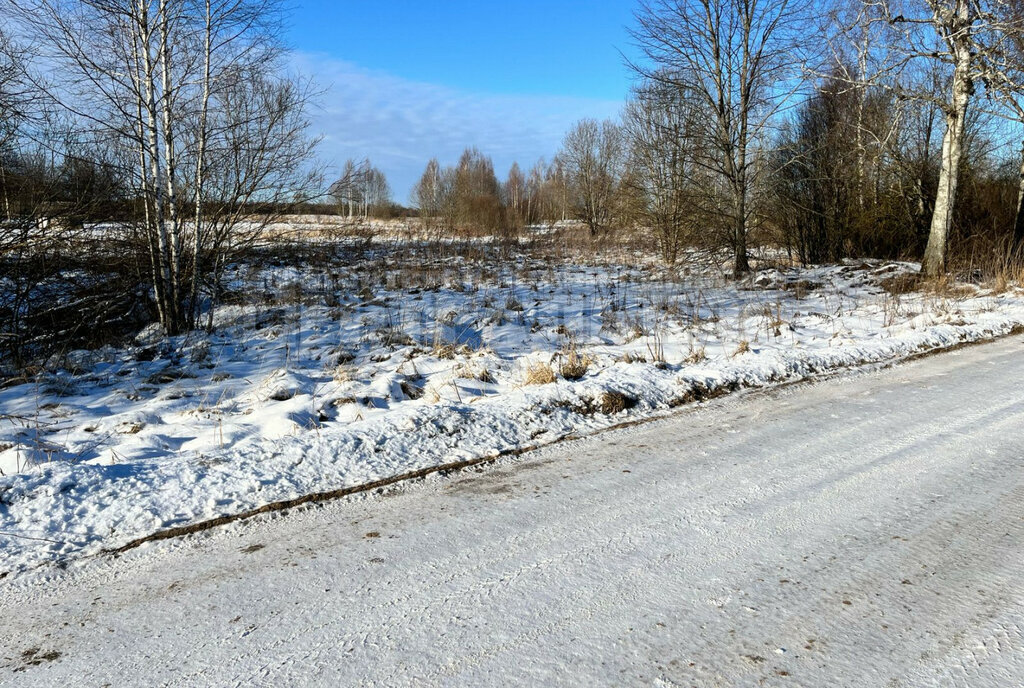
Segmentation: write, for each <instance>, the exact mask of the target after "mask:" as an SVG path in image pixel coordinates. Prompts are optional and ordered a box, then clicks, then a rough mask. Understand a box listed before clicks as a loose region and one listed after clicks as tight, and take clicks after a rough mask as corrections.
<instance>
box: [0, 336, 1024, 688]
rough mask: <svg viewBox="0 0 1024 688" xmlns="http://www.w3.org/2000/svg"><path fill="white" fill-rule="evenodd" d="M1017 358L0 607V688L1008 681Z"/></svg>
mask: <svg viewBox="0 0 1024 688" xmlns="http://www.w3.org/2000/svg"><path fill="white" fill-rule="evenodd" d="M1022 347H1024V337H1019V336H1015V337H1010V338H1007V339H1005V340H1003V341H1001V342H998V343H993V344H989V345H986V346H980V347H973V348H968V349H963V350H961V351H958V352H954V353H950V354H944V355H941V356H934V357H928V358H926V359H924V360H919V361H916V362H913V363H908V364H906V365H902V366H898V367H892V368H888V369H885V370H880V371H870V372H866V373H861V374H858V375H855V376H841V377H839V378H838V379H834V380H830V381H828V382H823V383H820V384H813V385H801V386H799V387H790V388H789V389H785V390H775V391H772V392H769V393H765V394H750V395H741V396H732V397H727V398H724V399H719V400H716V401H714V402H711V403H709V404H707V405H703V406H699V407H692V406H691V407H688V408H687V410H686V411H685V412H681V413H679V414H678V415H675V416H673V417H672V418H666V419H662V420H658V421H654V422H652V423H647V424H642V425H635V426H631V427H629V428H623V429H618V430H614V431H610V432H607V433H603V434H601V435H598V436H594V437H589V438H585V439H582V440H577V441H573V442H569V443H564V444H560V445H557V446H551V447H547V448H545V449H542V450H539V451H537V452H533V453H531V454H529V455H526V456H521V457H518V458H514V459H513V458H506V459H503V460H501V461H499V462H498V463H497V464H496V465H494V466H491V467H488V468H487V469H486V470H481V471H480V472H475V471H465V472H462V473H458V474H454V475H449V476H446V477H445V478H434V479H428V480H426V481H422V482H418V483H415V484H406V485H404V486H403V487H400V488H396V489H392V490H388V491H386V492H385V493H383V494H380V495H369V496H365V497H364V498H361V499H358V500H341V501H334V502H330V503H327V504H322V505H318V506H316V507H310V508H302V509H294V510H292V511H290V512H289V513H288V514H287V515H282V514H272V515H264V516H260V517H257V518H254V519H252V520H248V521H245V522H236V523H232V524H229V525H227V526H225V527H221V528H217V529H214V530H211V531H208V532H205V533H203V534H201V535H197V536H194V537H188V538H179V539H175V540H171V541H166V542H160V543H154V544H151V545H147V546H146V547H144V548H141V549H136V550H132V551H130V552H127V553H125V554H123V555H120V556H118V557H97V558H92V559H89V560H81V561H77V562H74V563H72V564H70V565H69V566H68V567H67V569H65V570H56V569H53V568H42V569H39V570H37V571H32V572H26V573H24V574H22V575H18V576H10V577H8V578H7V579H5V580H4V581H3V585H2V586H0V618H2V619H4V623H3V624H0V648H3V649H2V650H0V677H2V678H0V681H2V682H3V683H4V685H5V686H12V687H14V686H19V687H20V686H54V685H83V684H84V685H103V684H112V685H118V686H120V685H129V686H136V685H137V686H156V685H176V686H177V685H217V686H221V685H261V686H275V685H320V684H324V685H328V684H329V685H367V686H374V685H386V686H442V685H443V686H507V685H542V686H545V685H559V686H606V685H654V686H692V685H698V686H710V685H727V686H760V685H764V686H807V687H808V688H811V687H818V686H889V685H901V686H965V687H966V686H969V687H970V688H990V687H991V688H1003V687H1005V686H1018V685H1021V682H1022V677H1024V622H1022V620H1024V583H1022V581H1024V500H1022V499H1021V495H1022V494H1024V459H1022V454H1021V451H1020V435H1019V431H1020V428H1021V427H1022V424H1024V387H1022V386H1021V385H1020V380H1021V378H1022V376H1024V357H1022V356H1021V351H1022Z"/></svg>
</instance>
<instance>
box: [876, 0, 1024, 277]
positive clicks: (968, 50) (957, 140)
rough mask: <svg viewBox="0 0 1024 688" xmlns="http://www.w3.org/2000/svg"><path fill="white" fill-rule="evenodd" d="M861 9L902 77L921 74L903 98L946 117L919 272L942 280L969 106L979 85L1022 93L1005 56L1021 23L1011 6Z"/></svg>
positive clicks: (930, 0) (997, 0)
mask: <svg viewBox="0 0 1024 688" xmlns="http://www.w3.org/2000/svg"><path fill="white" fill-rule="evenodd" d="M864 2H865V7H866V8H867V9H868V10H869V11H870V12H872V13H874V15H873V16H874V17H875V20H876V21H877V22H879V23H880V24H881V25H882V26H884V27H887V28H888V30H889V36H888V40H889V42H890V44H891V45H892V46H893V48H894V50H895V51H896V52H897V53H898V54H899V61H898V62H899V63H900V64H901V65H902V66H903V69H904V70H905V72H906V73H908V74H910V75H919V76H918V78H917V79H916V81H910V82H903V83H896V84H895V85H894V88H897V89H898V90H899V91H900V92H901V95H902V97H904V98H913V99H917V100H922V101H926V102H929V103H931V104H932V105H934V106H935V107H937V108H939V110H940V111H941V113H942V115H943V119H944V124H945V128H944V131H943V135H942V149H941V159H940V160H941V162H940V166H939V181H938V189H937V191H936V194H935V203H934V209H933V211H932V216H931V224H930V228H929V233H928V244H927V247H926V248H925V254H924V260H923V261H922V266H921V268H922V271H923V272H924V273H925V274H926V275H931V276H935V275H939V274H941V273H943V272H944V271H945V269H946V258H947V245H948V242H949V234H950V228H951V226H952V222H953V213H954V209H955V206H956V200H957V192H958V185H959V180H960V165H961V160H962V158H963V154H964V144H965V137H966V134H967V129H968V110H969V107H970V104H971V100H972V98H973V97H974V95H975V91H976V89H977V87H978V86H982V85H984V86H985V87H986V88H989V89H992V90H993V92H994V93H996V94H998V93H1000V92H1002V93H1006V92H1008V91H1013V90H1015V89H1017V88H1019V84H1018V83H1016V82H1015V80H1014V79H1011V78H1007V77H1008V71H1009V70H1008V66H1007V55H1008V53H1009V48H1010V45H1009V44H1010V42H1011V41H1012V40H1013V38H1014V37H1015V36H1016V35H1018V34H1019V33H1020V22H1019V20H1018V19H1017V18H1015V17H1014V15H1013V13H1012V12H1011V11H1009V8H1010V7H1011V3H1012V2H1013V0H905V1H903V2H900V1H899V0H870V1H869V0H864ZM920 76H923V77H924V78H920Z"/></svg>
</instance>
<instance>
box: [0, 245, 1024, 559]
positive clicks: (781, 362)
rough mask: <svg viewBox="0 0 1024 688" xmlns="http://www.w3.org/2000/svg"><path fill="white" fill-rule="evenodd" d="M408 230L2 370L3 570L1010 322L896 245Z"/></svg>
mask: <svg viewBox="0 0 1024 688" xmlns="http://www.w3.org/2000/svg"><path fill="white" fill-rule="evenodd" d="M404 250H405V251H406V252H407V255H405V257H404V258H403V259H402V262H401V264H402V265H404V266H405V267H404V268H402V267H400V266H397V265H396V264H395V256H394V253H389V252H387V251H384V252H381V253H374V252H373V251H370V252H369V253H368V254H366V255H363V257H362V258H360V259H359V260H353V261H351V262H350V263H349V264H347V266H346V267H344V268H342V267H338V266H337V265H333V264H332V265H327V266H321V267H313V266H312V265H311V264H310V265H306V264H304V263H302V262H301V261H300V262H298V263H297V264H295V265H279V266H276V267H273V266H271V267H266V268H254V267H252V266H247V265H238V266H235V267H234V268H233V272H232V274H231V288H232V291H233V293H234V294H235V299H236V300H237V301H240V303H237V304H229V305H225V306H222V307H220V308H219V309H218V310H217V312H216V313H215V322H216V325H217V327H216V329H215V331H214V333H213V334H210V335H206V334H192V335H189V336H185V337H180V338H175V339H172V340H166V339H165V338H163V337H161V336H160V333H159V332H157V331H156V330H152V331H149V332H145V333H143V334H142V335H140V337H139V338H138V341H137V343H136V344H135V345H134V346H132V347H129V348H126V349H123V350H117V349H112V348H106V349H103V350H100V351H95V352H72V353H71V354H69V355H68V356H67V357H66V360H64V361H62V362H61V363H62V364H63V366H62V367H59V368H53V367H51V370H50V371H48V372H46V373H44V374H41V375H40V376H39V377H38V379H36V380H35V381H33V382H32V383H30V384H22V385H17V386H12V387H8V388H6V389H2V390H0V409H2V414H4V415H5V416H6V422H5V421H2V420H0V448H2V451H0V471H2V472H3V474H4V476H3V477H0V552H2V553H3V557H2V564H0V571H3V570H7V571H19V570H24V569H26V568H29V567H33V566H36V565H38V564H41V563H46V562H53V561H56V560H61V559H67V558H74V557H79V556H82V555H88V554H92V553H96V552H98V551H100V550H101V549H104V548H111V547H116V546H118V545H120V544H123V543H125V542H128V541H130V540H132V539H134V538H137V537H139V536H143V535H147V534H149V533H152V532H154V531H157V530H161V529H165V528H169V527H173V526H179V525H183V524H187V523H193V522H197V521H202V520H206V519H210V518H214V517H217V516H221V515H226V514H235V513H240V512H244V511H246V510H249V509H252V508H254V507H258V506H260V505H263V504H266V503H270V502H274V501H279V500H284V499H289V498H293V497H296V496H300V495H304V494H309V493H313V492H325V491H331V490H335V489H339V488H343V487H349V486H355V485H361V484H365V483H368V482H372V481H375V480H378V479H381V478H385V477H389V476H393V475H398V474H402V473H406V472H410V471H414V470H418V469H421V468H425V467H429V466H436V465H439V464H445V463H450V462H455V461H460V460H466V459H472V458H477V457H484V456H494V455H497V454H500V453H503V452H509V451H514V450H519V449H523V448H526V447H532V446H540V445H543V444H546V443H550V442H553V441H555V440H558V439H561V438H565V437H568V436H571V435H579V434H584V433H588V432H593V431H596V430H599V429H602V428H607V427H610V426H613V425H615V424H618V423H622V422H623V421H626V420H633V419H639V418H646V417H651V416H656V415H659V414H664V413H666V412H668V411H669V410H670V409H672V408H674V407H676V406H678V405H680V404H684V403H687V402H690V401H699V400H701V399H704V398H707V397H710V396H714V395H716V394H718V393H720V392H724V391H732V390H736V389H739V388H743V387H762V386H766V385H772V384H778V383H782V382H788V381H794V380H801V379H805V378H808V377H812V376H816V375H823V374H828V373H830V372H832V371H835V370H838V369H841V368H844V367H849V366H863V365H871V364H881V363H887V362H891V361H893V360H897V359H900V358H904V357H907V356H911V355H914V354H917V353H920V352H923V351H929V350H934V349H938V348H943V347H950V346H955V345H958V344H961V343H964V342H973V341H979V340H984V339H989V338H993V337H996V336H999V335H1003V334H1006V333H1008V332H1010V331H1012V330H1014V329H1015V328H1017V327H1020V326H1021V325H1022V324H1024V297H1022V295H1021V293H1020V292H1017V291H1015V290H1011V291H1007V292H1004V293H999V294H996V293H993V292H991V291H988V290H985V289H982V288H980V287H973V286H969V285H968V286H960V287H957V288H956V289H953V290H950V291H949V292H947V293H940V294H932V293H912V294H902V295H898V296H894V295H890V294H888V293H886V292H885V291H884V290H883V289H882V288H881V287H880V286H879V284H880V283H881V282H882V281H883V280H884V279H890V278H893V277H897V276H899V275H902V274H906V273H908V272H911V271H914V270H915V269H916V266H914V265H911V264H881V263H870V264H865V265H846V266H832V267H821V268H811V269H803V270H797V269H789V270H776V269H772V270H765V271H762V272H760V273H759V274H758V275H757V276H756V277H755V278H754V279H753V280H752V281H750V282H748V283H744V284H739V285H737V284H735V283H731V282H727V281H725V280H724V279H722V277H721V276H720V273H716V271H714V270H713V269H701V270H690V269H684V270H682V271H679V272H668V271H660V272H659V271H656V270H652V269H650V268H648V267H639V266H628V265H625V264H596V263H595V264H591V265H566V264H560V263H553V262H551V261H540V260H535V259H529V258H517V259H516V260H515V261H511V262H508V263H499V262H495V261H492V262H482V263H481V262H479V261H478V262H472V261H470V260H469V259H467V258H464V257H463V258H457V257H456V258H451V257H445V258H436V259H432V258H430V257H429V256H425V255H419V254H416V253H415V250H414V247H410V248H407V249H404ZM383 268H386V269H383ZM686 272H689V273H690V274H686ZM229 296H231V295H230V294H229ZM243 296H244V298H241V297H243ZM573 352H575V354H574V353H573ZM573 355H575V356H576V358H577V360H583V361H586V363H587V367H586V370H585V372H584V374H583V375H582V377H579V379H567V377H570V376H569V375H564V376H563V375H559V376H558V379H557V381H556V382H554V383H551V384H544V385H531V384H527V382H528V370H529V368H530V367H531V366H537V365H541V366H545V365H546V366H550V367H551V370H552V371H553V372H555V373H559V372H565V373H568V370H567V369H565V368H564V365H565V364H566V363H567V362H568V361H569V360H570V359H571V358H572V357H573ZM571 377H575V376H571ZM611 393H614V394H617V395H620V397H619V398H620V400H622V402H623V403H621V404H619V405H614V404H608V403H606V401H607V399H608V395H609V394H611ZM620 407H625V408H624V409H623V410H621V411H620V410H618V408H620ZM609 409H611V410H614V411H615V412H613V413H608V412H606V411H607V410H609Z"/></svg>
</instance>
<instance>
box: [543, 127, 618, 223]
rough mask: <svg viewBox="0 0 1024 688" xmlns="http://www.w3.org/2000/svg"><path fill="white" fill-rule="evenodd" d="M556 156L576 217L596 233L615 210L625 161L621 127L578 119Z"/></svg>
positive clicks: (609, 219)
mask: <svg viewBox="0 0 1024 688" xmlns="http://www.w3.org/2000/svg"><path fill="white" fill-rule="evenodd" d="M557 159H558V162H559V163H561V165H562V166H563V167H564V171H565V178H566V183H567V186H568V189H569V190H570V193H571V199H572V201H571V206H572V209H573V212H574V214H575V216H576V218H577V219H578V220H581V221H582V222H584V223H585V224H586V225H587V227H588V229H589V230H590V235H591V236H597V234H598V233H599V232H600V231H602V230H604V229H606V228H607V227H608V226H609V224H610V223H611V220H612V217H613V213H614V209H615V193H616V189H617V185H618V183H619V180H620V178H621V176H622V172H623V166H624V163H625V147H624V145H623V137H622V131H621V129H620V128H619V126H618V125H617V124H615V123H614V122H612V121H609V120H606V121H604V122H598V121H597V120H593V119H584V120H581V121H580V122H578V123H577V124H576V126H574V127H573V128H572V129H570V130H569V133H567V134H566V135H565V140H564V141H563V142H562V150H561V152H559V154H558V158H557Z"/></svg>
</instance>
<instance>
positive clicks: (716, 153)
mask: <svg viewBox="0 0 1024 688" xmlns="http://www.w3.org/2000/svg"><path fill="white" fill-rule="evenodd" d="M807 10H808V3H807V2H805V1H804V0H651V1H645V2H642V3H641V8H640V10H639V11H638V12H637V13H636V21H637V28H636V29H635V30H634V31H633V32H632V35H633V37H634V39H635V40H636V42H637V44H638V45H639V47H640V49H641V51H642V52H643V54H644V56H645V57H646V58H647V61H648V62H649V64H639V63H638V64H634V65H633V67H634V69H635V70H636V71H637V72H638V73H639V74H640V75H641V76H643V77H645V78H648V79H650V80H652V81H661V82H664V83H667V84H671V85H673V86H675V87H676V88H680V89H684V90H687V91H690V92H692V93H693V94H695V96H696V97H697V98H698V99H699V100H700V101H701V104H702V107H703V109H704V110H705V111H706V113H707V122H708V127H709V132H708V140H709V141H710V142H711V144H712V149H711V151H710V153H711V154H710V155H709V156H708V157H707V158H706V162H705V165H706V166H707V167H708V168H709V169H711V170H712V171H714V172H715V173H716V174H717V175H719V176H721V178H722V179H723V180H724V182H725V185H726V186H727V188H728V190H729V192H730V195H731V197H732V207H731V208H729V209H728V215H729V219H730V223H731V226H732V232H731V238H732V245H733V251H734V262H733V272H734V274H735V275H736V276H737V277H739V276H741V275H743V274H745V273H746V272H748V271H749V269H750V268H749V263H748V260H747V233H748V229H749V221H750V218H751V210H752V209H751V208H750V207H749V201H750V197H751V191H752V188H753V185H754V182H755V181H756V179H755V178H756V176H757V174H758V171H759V170H763V169H766V166H765V165H759V164H758V161H757V159H756V149H755V146H756V143H757V142H758V141H759V140H763V139H765V138H767V134H768V128H769V127H770V126H771V125H772V123H773V120H774V118H775V116H776V114H777V113H778V112H779V111H780V109H781V108H782V107H783V106H784V105H785V104H786V103H787V102H788V100H789V97H790V96H791V95H792V93H793V92H794V91H795V90H796V89H797V88H798V86H799V84H800V82H801V79H802V75H803V72H802V68H801V67H802V53H803V51H802V49H801V48H802V46H803V45H804V42H805V41H806V40H807V32H808V28H809V27H810V26H811V24H810V23H809V22H808V21H807Z"/></svg>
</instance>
